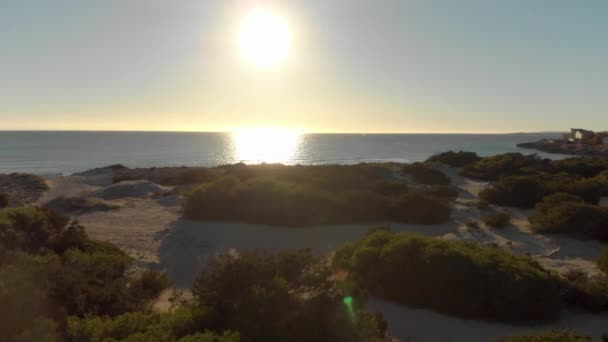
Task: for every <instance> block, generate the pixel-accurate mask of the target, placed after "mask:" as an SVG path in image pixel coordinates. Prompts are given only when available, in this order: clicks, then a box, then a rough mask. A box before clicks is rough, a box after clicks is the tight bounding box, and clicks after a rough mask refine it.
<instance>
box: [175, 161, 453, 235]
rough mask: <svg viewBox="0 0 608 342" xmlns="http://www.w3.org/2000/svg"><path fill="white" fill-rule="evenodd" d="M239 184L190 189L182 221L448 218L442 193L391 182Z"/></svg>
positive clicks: (228, 180)
mask: <svg viewBox="0 0 608 342" xmlns="http://www.w3.org/2000/svg"><path fill="white" fill-rule="evenodd" d="M279 170H282V169H281V168H279ZM346 170H347V169H346ZM348 174H349V173H348V172H347V173H346V175H348ZM298 175H300V174H298V173H296V174H295V175H291V177H295V176H298ZM241 178H244V180H241ZM241 178H238V177H236V176H234V175H229V176H224V177H220V178H218V179H216V180H215V181H213V182H209V183H206V184H203V185H200V186H198V187H196V188H194V189H193V190H192V191H190V192H189V193H187V194H186V195H185V196H184V199H183V200H182V207H183V211H184V214H185V216H186V217H188V218H192V219H208V220H243V221H246V222H253V223H266V224H274V225H290V226H307V225H314V224H325V223H350V222H375V221H380V220H396V221H400V222H409V223H422V224H424V223H439V222H444V221H445V220H447V219H448V218H449V206H448V204H447V199H441V198H436V197H439V196H440V195H443V196H447V195H446V191H445V190H443V189H440V190H437V191H435V190H432V189H431V190H429V193H431V194H433V191H435V192H436V196H435V197H432V196H427V195H425V194H424V193H422V194H421V193H418V192H412V193H410V192H408V188H407V185H405V184H404V183H399V182H395V181H393V182H390V181H374V182H369V181H368V182H366V183H357V184H359V185H358V186H357V187H354V188H348V187H347V186H346V183H348V184H351V183H350V181H345V183H343V184H342V185H340V186H337V185H335V184H334V185H332V186H331V187H334V188H340V189H341V190H339V191H338V190H336V191H335V192H330V191H328V188H329V187H330V186H329V185H327V186H326V185H323V186H320V185H319V184H324V181H321V180H319V179H316V178H315V179H314V181H310V180H308V181H304V180H301V181H298V182H293V181H287V180H282V179H287V177H286V176H284V175H280V176H275V177H274V178H269V176H264V177H259V176H249V177H243V176H242V175H241ZM350 186H354V185H353V184H351V185H350ZM450 194H451V193H450ZM450 194H448V195H450ZM417 201H419V202H420V203H416V202H417Z"/></svg>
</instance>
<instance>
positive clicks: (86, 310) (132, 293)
mask: <svg viewBox="0 0 608 342" xmlns="http://www.w3.org/2000/svg"><path fill="white" fill-rule="evenodd" d="M131 262H132V259H131V258H130V257H129V256H127V255H126V254H125V253H124V252H122V251H121V250H120V249H118V248H117V247H116V246H113V245H111V244H108V243H102V242H97V241H92V240H89V239H88V237H87V236H86V234H85V232H84V228H83V227H82V226H80V225H79V224H78V222H76V221H74V222H72V223H70V224H68V219H67V218H65V217H63V216H60V215H57V214H54V213H53V212H50V211H48V210H44V209H39V208H31V207H26V208H18V209H2V210H0V303H2V305H3V308H2V310H0V322H2V324H0V336H3V338H5V339H7V340H13V339H18V338H21V339H25V340H40V341H47V340H48V341H52V340H58V337H57V336H59V331H58V329H60V328H61V327H63V326H64V325H65V324H64V323H65V319H66V317H67V316H69V315H77V316H85V315H117V314H121V313H125V312H128V311H133V310H143V309H146V308H148V306H149V305H150V302H151V300H153V299H155V298H156V297H157V296H158V295H159V293H160V291H162V290H163V289H164V288H165V287H166V285H167V280H166V278H165V276H164V275H162V274H159V273H156V272H152V271H148V272H145V273H144V274H143V275H142V276H141V277H132V276H128V275H127V268H128V266H129V265H130V264H131ZM16 313H19V314H16Z"/></svg>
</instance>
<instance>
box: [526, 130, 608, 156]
mask: <svg viewBox="0 0 608 342" xmlns="http://www.w3.org/2000/svg"><path fill="white" fill-rule="evenodd" d="M517 146H518V147H522V148H529V149H536V150H539V151H543V152H547V153H560V154H572V155H579V156H608V132H606V131H604V132H594V131H590V130H586V129H582V128H572V129H570V133H566V134H564V136H563V138H562V139H542V140H538V141H535V142H527V143H521V144H517Z"/></svg>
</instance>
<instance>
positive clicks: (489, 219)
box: [481, 211, 511, 228]
mask: <svg viewBox="0 0 608 342" xmlns="http://www.w3.org/2000/svg"><path fill="white" fill-rule="evenodd" d="M481 220H482V221H483V223H485V224H486V225H488V226H490V227H494V228H502V227H505V226H507V225H508V224H509V223H510V222H511V215H510V214H509V213H506V212H504V211H500V212H496V213H493V214H490V215H486V216H484V217H482V218H481Z"/></svg>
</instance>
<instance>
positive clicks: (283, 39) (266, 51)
mask: <svg viewBox="0 0 608 342" xmlns="http://www.w3.org/2000/svg"><path fill="white" fill-rule="evenodd" d="M291 43H292V34H291V30H290V28H289V25H288V24H287V22H286V21H285V19H283V18H282V17H281V16H279V15H277V14H275V13H273V12H271V11H269V10H265V9H256V10H254V11H252V12H251V13H250V14H249V15H248V16H247V18H246V19H245V21H244V22H243V24H242V26H241V30H240V33H239V46H240V50H241V53H242V54H243V57H244V58H245V59H246V60H247V61H248V62H249V63H251V64H253V65H255V66H257V67H261V68H272V67H276V66H279V65H281V64H282V63H284V62H285V60H286V59H287V57H288V56H289V52H290V50H291Z"/></svg>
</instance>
